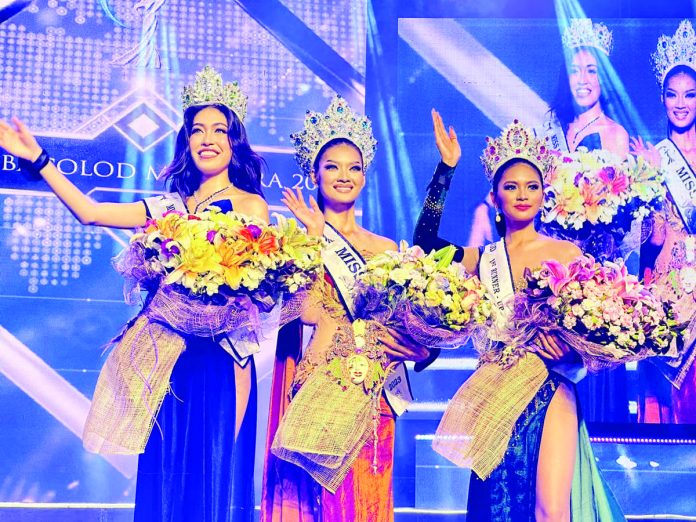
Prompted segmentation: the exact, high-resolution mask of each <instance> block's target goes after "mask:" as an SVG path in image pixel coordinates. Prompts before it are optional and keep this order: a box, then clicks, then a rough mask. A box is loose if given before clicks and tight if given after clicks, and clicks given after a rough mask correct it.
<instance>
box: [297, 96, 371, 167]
mask: <svg viewBox="0 0 696 522" xmlns="http://www.w3.org/2000/svg"><path fill="white" fill-rule="evenodd" d="M290 138H291V139H292V141H293V144H294V146H295V159H296V160H297V164H298V165H299V166H300V168H302V170H303V171H304V172H305V173H307V174H309V173H310V172H311V171H312V167H313V165H314V161H315V160H316V158H317V154H319V151H320V150H321V148H322V147H323V146H324V145H326V144H327V143H328V142H329V141H331V140H333V139H336V138H344V139H347V140H349V141H350V142H351V143H354V144H355V146H356V147H358V149H360V153H361V154H362V159H363V168H364V169H365V170H367V167H368V166H369V165H370V163H372V160H373V159H374V157H375V150H376V149H377V140H375V138H374V136H373V135H372V124H371V123H370V120H369V119H368V118H367V117H366V116H361V115H359V114H357V113H355V112H353V110H352V109H351V108H350V105H348V102H346V100H344V99H343V98H342V97H341V96H339V95H336V96H335V97H334V99H333V100H331V103H330V104H329V107H328V108H327V109H326V112H325V113H323V114H322V113H320V112H313V111H307V115H306V116H305V121H304V130H303V131H301V132H295V133H293V134H291V135H290Z"/></svg>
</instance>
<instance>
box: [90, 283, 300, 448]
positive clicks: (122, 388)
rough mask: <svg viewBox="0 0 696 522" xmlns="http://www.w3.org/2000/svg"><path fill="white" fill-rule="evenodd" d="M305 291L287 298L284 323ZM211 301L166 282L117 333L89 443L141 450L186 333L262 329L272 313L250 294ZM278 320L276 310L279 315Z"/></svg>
mask: <svg viewBox="0 0 696 522" xmlns="http://www.w3.org/2000/svg"><path fill="white" fill-rule="evenodd" d="M303 299H304V292H300V293H297V294H294V295H292V297H291V298H290V299H289V301H288V302H286V303H284V306H283V308H282V311H281V313H280V319H279V322H280V323H286V322H289V321H291V320H292V319H294V318H296V317H298V316H299V314H300V311H301V305H302V301H303ZM223 301H224V302H222V303H220V304H212V303H206V302H203V301H202V300H199V299H194V298H192V297H190V296H188V295H185V294H183V293H180V292H179V291H177V290H176V289H174V288H173V287H172V286H168V285H162V286H161V287H160V288H159V289H158V290H157V291H156V292H155V294H154V295H153V297H152V299H151V300H150V301H149V302H148V303H147V305H146V306H145V308H144V309H143V311H142V312H141V313H140V314H139V315H138V316H137V317H136V318H135V319H134V320H132V321H131V322H130V323H129V324H128V325H127V326H126V328H125V330H124V331H123V332H122V333H121V334H120V335H119V336H118V337H117V338H115V339H114V340H113V341H112V343H113V345H114V346H113V349H112V351H111V353H110V354H109V356H108V358H107V360H106V363H105V364H104V367H103V368H102V371H101V373H100V374H99V378H98V380H97V386H96V390H95V392H94V397H93V399H92V405H91V408H90V412H89V415H88V417H87V421H86V424H85V427H84V432H83V444H84V447H85V449H87V450H88V451H92V452H95V453H103V454H138V453H142V452H143V451H144V450H145V445H146V444H147V440H148V438H149V437H150V433H151V431H152V429H153V426H154V424H155V419H156V417H157V413H158V411H159V408H160V406H161V405H162V401H163V399H164V397H165V395H166V394H167V392H168V391H169V382H170V377H171V373H172V370H173V368H174V365H175V364H176V361H177V360H178V358H179V356H180V355H181V353H182V352H183V351H184V350H185V349H186V340H185V337H186V336H200V337H211V338H215V337H217V336H222V335H224V334H226V333H229V332H234V334H235V335H239V336H243V335H244V334H245V333H253V332H259V331H261V329H262V327H263V324H264V322H265V321H267V320H268V314H265V313H262V312H261V311H259V309H258V307H257V306H256V305H255V304H254V303H253V302H252V301H251V299H250V298H249V297H248V296H242V297H228V298H227V299H225V300H223ZM274 320H275V321H278V317H277V315H276V316H275V317H274ZM223 348H224V349H227V350H228V351H229V350H230V349H231V347H229V346H228V345H224V344H223V345H222V346H221V348H220V349H223Z"/></svg>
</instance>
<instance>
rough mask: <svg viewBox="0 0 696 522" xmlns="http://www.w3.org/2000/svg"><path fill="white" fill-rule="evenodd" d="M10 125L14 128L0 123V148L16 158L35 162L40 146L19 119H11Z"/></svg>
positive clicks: (3, 122)
mask: <svg viewBox="0 0 696 522" xmlns="http://www.w3.org/2000/svg"><path fill="white" fill-rule="evenodd" d="M12 123H13V124H14V127H12V126H11V125H10V124H8V123H7V122H5V121H0V147H2V148H3V149H5V150H6V151H7V152H9V153H10V154H12V155H14V156H17V157H18V158H22V159H25V160H29V161H35V160H36V159H37V158H38V157H39V156H40V155H41V146H40V145H39V144H38V142H37V141H36V138H34V135H33V134H32V133H31V132H29V129H28V128H27V126H26V125H24V123H22V121H21V120H20V119H19V118H17V117H14V118H12Z"/></svg>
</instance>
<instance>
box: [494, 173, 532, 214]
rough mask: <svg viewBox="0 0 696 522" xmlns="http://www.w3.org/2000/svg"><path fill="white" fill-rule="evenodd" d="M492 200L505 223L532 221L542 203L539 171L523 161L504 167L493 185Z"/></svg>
mask: <svg viewBox="0 0 696 522" xmlns="http://www.w3.org/2000/svg"><path fill="white" fill-rule="evenodd" d="M493 201H494V202H495V206H496V208H497V209H498V211H499V212H500V213H501V214H503V216H505V220H506V222H507V223H511V222H512V223H528V222H530V221H533V220H534V218H535V217H536V215H537V214H538V213H539V210H540V209H541V206H542V204H543V203H544V188H543V185H542V182H541V176H540V175H539V172H538V171H537V170H536V169H535V168H534V167H532V166H531V165H529V164H528V163H524V162H517V163H513V164H512V165H510V166H509V167H506V168H505V170H504V171H503V173H502V175H501V176H500V181H499V182H498V184H497V185H496V186H495V187H494V192H493Z"/></svg>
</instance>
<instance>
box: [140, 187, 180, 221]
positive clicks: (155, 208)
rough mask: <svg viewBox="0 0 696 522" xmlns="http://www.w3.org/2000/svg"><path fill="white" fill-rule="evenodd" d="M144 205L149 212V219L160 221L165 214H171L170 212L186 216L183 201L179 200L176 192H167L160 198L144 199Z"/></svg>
mask: <svg viewBox="0 0 696 522" xmlns="http://www.w3.org/2000/svg"><path fill="white" fill-rule="evenodd" d="M145 205H146V206H147V209H148V210H149V211H150V217H151V218H152V219H162V217H163V216H164V215H165V214H166V213H167V212H171V211H172V210H176V211H177V212H184V213H186V214H188V209H187V208H186V203H184V200H183V199H181V196H180V195H179V194H178V193H177V192H168V193H166V194H162V195H160V196H153V197H151V198H145Z"/></svg>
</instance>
